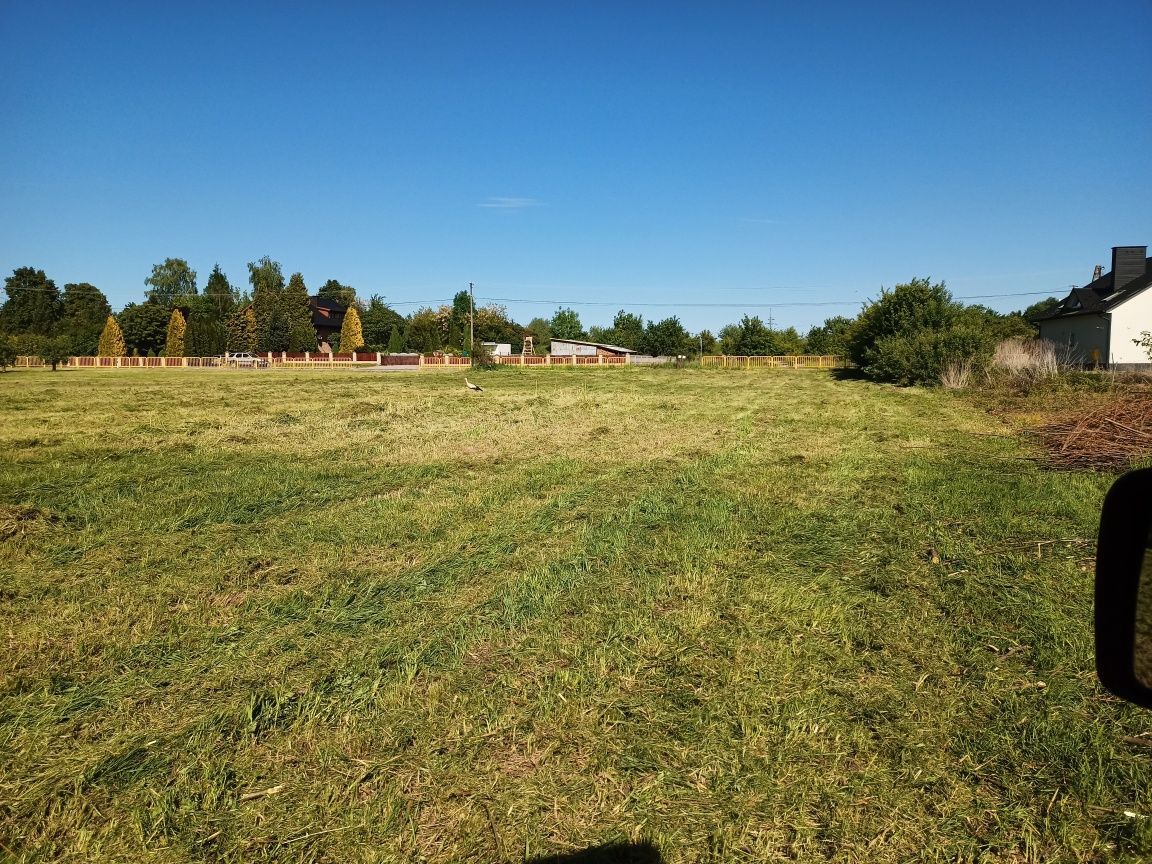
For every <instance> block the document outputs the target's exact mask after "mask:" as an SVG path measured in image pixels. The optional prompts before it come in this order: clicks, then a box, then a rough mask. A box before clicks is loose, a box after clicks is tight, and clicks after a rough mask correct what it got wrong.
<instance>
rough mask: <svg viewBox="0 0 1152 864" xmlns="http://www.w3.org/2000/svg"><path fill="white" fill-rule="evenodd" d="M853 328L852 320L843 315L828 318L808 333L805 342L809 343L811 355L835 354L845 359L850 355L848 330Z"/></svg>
mask: <svg viewBox="0 0 1152 864" xmlns="http://www.w3.org/2000/svg"><path fill="white" fill-rule="evenodd" d="M851 326H852V319H851V318H845V317H844V316H843V315H835V316H833V317H832V318H826V319H825V320H824V323H823V324H821V325H820V326H818V327H812V328H811V329H810V330H809V331H808V335H807V337H806V338H805V341H806V342H807V343H808V353H809V354H822V355H828V354H835V355H837V356H840V357H843V356H844V355H845V354H847V353H848V343H847V337H848V330H849V328H850V327H851Z"/></svg>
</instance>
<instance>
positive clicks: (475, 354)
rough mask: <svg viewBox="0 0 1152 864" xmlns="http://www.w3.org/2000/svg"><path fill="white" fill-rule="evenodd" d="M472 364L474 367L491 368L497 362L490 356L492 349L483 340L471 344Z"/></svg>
mask: <svg viewBox="0 0 1152 864" xmlns="http://www.w3.org/2000/svg"><path fill="white" fill-rule="evenodd" d="M471 357H472V366H473V368H475V369H492V368H494V367H495V366H496V365H497V363H496V361H495V360H494V359H493V357H492V351H491V349H489V347H488V346H487V345H485V344H484V343H483V342H476V343H474V344H473V345H472V354H471Z"/></svg>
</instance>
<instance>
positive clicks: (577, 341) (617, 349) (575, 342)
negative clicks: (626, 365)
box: [552, 337, 636, 354]
mask: <svg viewBox="0 0 1152 864" xmlns="http://www.w3.org/2000/svg"><path fill="white" fill-rule="evenodd" d="M552 341H553V342H567V343H568V344H569V345H591V346H593V347H594V348H603V349H604V350H605V351H615V352H617V353H618V354H635V353H636V352H635V351H633V350H632V349H631V348H622V347H621V346H619V345H609V344H607V343H605V342H589V341H588V340H587V339H561V338H557V337H553V338H552Z"/></svg>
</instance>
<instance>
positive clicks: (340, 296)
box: [316, 279, 356, 306]
mask: <svg viewBox="0 0 1152 864" xmlns="http://www.w3.org/2000/svg"><path fill="white" fill-rule="evenodd" d="M316 296H317V297H322V298H324V299H325V300H335V301H336V302H337V303H340V304H342V305H344V306H352V305H354V304H355V303H356V289H355V288H353V287H352V286H351V285H341V284H340V283H339V282H337V281H336V280H335V279H329V280H328V281H327V282H325V283H324V284H323V285H321V286H320V290H319V291H317V292H316Z"/></svg>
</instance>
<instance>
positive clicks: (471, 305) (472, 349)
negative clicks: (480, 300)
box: [468, 282, 476, 357]
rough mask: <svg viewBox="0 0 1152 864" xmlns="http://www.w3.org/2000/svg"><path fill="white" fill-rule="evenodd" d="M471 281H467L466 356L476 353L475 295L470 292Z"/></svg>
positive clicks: (471, 289) (471, 288) (471, 287)
mask: <svg viewBox="0 0 1152 864" xmlns="http://www.w3.org/2000/svg"><path fill="white" fill-rule="evenodd" d="M472 291H473V286H472V283H471V282H469V283H468V356H469V357H471V356H472V355H474V354H475V353H476V296H475V295H474V294H473V293H472Z"/></svg>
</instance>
